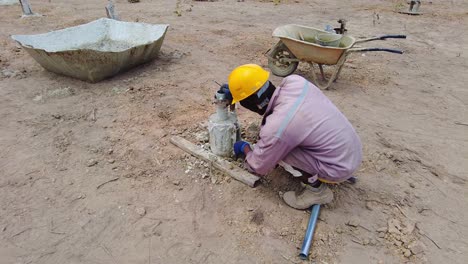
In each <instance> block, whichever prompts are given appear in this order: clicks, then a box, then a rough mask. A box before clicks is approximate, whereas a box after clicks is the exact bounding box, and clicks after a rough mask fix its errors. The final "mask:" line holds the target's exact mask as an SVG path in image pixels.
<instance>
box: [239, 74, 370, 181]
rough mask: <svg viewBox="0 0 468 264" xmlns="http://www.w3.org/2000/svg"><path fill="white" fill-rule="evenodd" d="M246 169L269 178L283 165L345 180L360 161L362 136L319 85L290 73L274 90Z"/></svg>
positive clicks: (326, 178) (332, 179)
mask: <svg viewBox="0 0 468 264" xmlns="http://www.w3.org/2000/svg"><path fill="white" fill-rule="evenodd" d="M264 119H265V120H263V121H264V122H263V123H264V125H262V127H261V130H260V140H259V141H258V142H257V144H256V146H255V148H254V149H253V151H250V152H249V153H247V156H246V163H245V165H246V167H247V169H249V170H250V171H252V172H254V173H257V174H260V175H265V174H267V173H268V172H270V171H271V170H272V169H274V168H275V166H276V165H277V164H278V162H280V161H284V162H286V163H288V164H290V165H292V166H293V167H296V168H298V169H301V170H303V171H305V172H307V173H310V174H311V175H315V174H317V175H318V178H319V179H323V180H326V181H331V182H342V181H345V180H346V179H348V178H349V177H351V176H352V174H353V173H354V171H356V169H357V168H358V167H359V165H360V163H361V160H362V146H361V141H360V139H359V136H358V135H357V134H356V131H355V130H354V128H353V127H352V125H351V124H350V123H349V121H348V119H346V117H345V116H344V115H343V114H342V113H341V112H340V111H339V110H338V108H336V106H335V105H334V104H333V103H332V102H331V101H330V100H329V99H328V98H327V97H326V96H325V95H324V94H323V93H322V91H320V89H318V88H317V87H316V86H315V85H313V84H312V83H310V82H309V81H307V80H306V79H304V78H303V77H301V76H298V75H291V76H288V77H286V78H284V79H283V82H282V83H281V84H280V85H279V87H277V89H276V91H275V92H274V94H273V96H272V98H271V100H270V103H269V105H268V108H267V110H266V113H265V116H264Z"/></svg>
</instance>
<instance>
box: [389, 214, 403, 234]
mask: <svg viewBox="0 0 468 264" xmlns="http://www.w3.org/2000/svg"><path fill="white" fill-rule="evenodd" d="M387 224H388V232H389V233H391V234H397V235H400V234H401V233H400V230H399V229H401V223H400V221H398V220H397V219H394V218H393V219H390V220H388V223H387Z"/></svg>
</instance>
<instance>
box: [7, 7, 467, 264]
mask: <svg viewBox="0 0 468 264" xmlns="http://www.w3.org/2000/svg"><path fill="white" fill-rule="evenodd" d="M31 2H32V7H33V11H35V12H37V13H40V14H42V15H44V16H42V17H32V18H28V19H21V18H20V14H21V11H20V7H19V6H18V5H13V6H0V46H1V49H0V120H1V122H0V150H1V152H0V263H18V264H19V263H114V264H115V263H301V261H300V260H299V259H298V258H297V257H296V255H297V254H298V247H300V245H301V241H302V238H303V234H304V231H305V228H306V225H307V221H308V216H309V213H308V212H305V211H297V210H294V209H291V208H289V207H287V206H286V205H285V204H284V203H283V202H282V201H281V199H280V197H279V196H278V193H279V192H284V191H287V190H289V189H291V188H297V187H298V186H297V185H298V183H297V182H294V181H293V180H292V179H291V178H290V176H288V175H287V173H285V172H284V171H282V170H280V169H277V170H275V171H274V172H273V173H271V174H270V175H268V177H267V178H266V179H265V180H264V181H263V184H261V185H260V186H259V187H257V188H255V189H253V188H249V187H247V186H245V185H243V184H241V183H239V182H237V181H234V180H230V179H229V178H228V177H227V176H225V175H221V174H219V173H218V172H216V171H213V170H210V168H209V166H208V164H204V163H201V162H199V161H197V160H196V159H195V158H193V157H190V156H188V155H187V154H185V153H184V152H182V151H181V150H179V149H178V148H176V147H174V146H172V145H171V144H170V143H169V139H170V137H171V136H172V135H180V136H183V137H185V138H187V139H190V140H192V141H193V142H196V140H197V138H196V136H195V135H196V134H197V133H198V134H199V133H200V132H203V131H204V129H205V127H204V123H205V122H206V120H207V118H208V116H209V115H210V114H211V113H212V112H213V109H214V108H213V106H212V105H211V97H212V94H213V93H214V91H215V90H216V88H217V86H216V85H215V84H214V82H213V81H214V80H216V81H218V82H225V81H226V76H227V75H228V73H229V71H230V70H231V69H233V68H234V67H235V66H237V65H240V64H244V63H258V64H261V65H263V66H266V65H267V61H266V58H265V57H264V56H263V53H264V52H265V51H266V50H267V49H269V48H270V47H271V46H272V45H273V44H274V43H275V41H276V40H275V39H274V38H272V37H271V33H272V31H273V29H274V28H275V27H277V26H280V25H284V24H289V23H295V24H302V25H309V26H315V27H323V26H325V25H326V24H330V23H333V24H335V23H336V20H337V19H338V18H346V19H348V21H349V23H348V24H349V25H348V28H349V34H350V35H353V36H356V37H365V36H373V35H378V34H384V33H397V34H407V35H408V39H407V40H403V41H401V40H400V41H396V40H389V41H386V42H379V43H377V42H374V43H372V46H380V47H393V48H399V49H402V50H404V51H405V52H406V53H405V54H404V55H395V54H390V53H375V52H374V53H367V54H365V56H361V54H356V55H353V56H352V57H351V58H350V60H349V63H347V64H346V66H345V68H344V69H343V71H342V75H341V76H340V79H339V81H338V82H337V83H336V84H334V85H333V87H332V89H330V90H328V91H325V94H326V95H327V96H329V97H330V98H331V100H332V101H333V102H334V103H335V104H336V105H337V106H338V107H339V108H340V109H341V110H342V111H343V113H344V114H345V115H346V116H347V117H348V118H349V119H350V121H351V122H352V123H353V125H354V126H355V127H356V129H357V131H358V133H359V135H360V136H361V139H362V142H363V144H364V161H363V164H362V166H361V168H360V170H359V171H358V172H357V174H356V175H357V176H358V177H359V182H358V184H356V185H348V184H343V185H339V186H334V187H333V190H334V192H335V197H336V199H335V201H334V202H333V203H332V204H330V205H327V206H326V207H325V208H324V209H323V210H322V213H321V216H320V221H319V223H318V226H317V232H316V238H315V240H314V244H313V249H312V252H311V256H312V258H311V260H310V261H309V262H310V263H468V241H467V239H466V237H467V236H468V222H467V220H466V219H468V210H467V209H468V206H467V205H466V201H467V194H468V189H467V185H466V181H467V179H468V165H467V159H468V126H467V124H468V110H467V102H468V92H467V89H466V87H467V85H466V83H467V82H468V62H467V58H468V45H467V44H466V43H467V42H468V35H467V34H465V31H466V28H468V4H467V3H466V1H461V0H460V1H434V2H433V3H432V4H430V3H429V2H428V1H423V5H422V10H423V11H424V12H426V14H424V15H423V16H407V15H402V14H397V13H395V12H393V11H394V10H395V8H396V7H398V6H399V3H401V2H399V1H362V0H353V1H338V0H327V1H305V0H296V1H286V2H284V1H282V2H281V3H280V4H278V5H275V4H274V3H273V2H267V1H249V0H246V1H245V2H237V1H233V0H229V1H228V0H224V1H217V2H192V1H186V0H185V1H181V0H179V1H169V0H162V1H149V0H142V2H140V3H135V4H131V3H128V2H127V1H124V0H118V1H117V10H118V11H120V15H121V17H122V19H123V20H126V21H140V22H148V23H168V24H170V29H169V31H168V33H167V36H166V40H165V42H164V44H163V47H162V50H161V56H160V58H159V59H158V60H155V61H154V62H151V63H149V64H146V65H144V66H141V67H138V68H136V69H133V70H131V71H129V72H126V73H123V74H120V75H118V76H116V77H114V78H111V79H108V80H105V81H102V82H99V83H96V84H90V83H86V82H82V81H78V80H74V79H70V78H67V77H63V76H59V75H56V74H53V73H50V72H48V71H46V70H44V69H43V68H42V67H41V66H40V65H38V64H37V63H36V62H35V61H34V60H33V59H32V58H31V57H30V56H29V55H28V54H27V53H26V52H25V51H24V50H22V49H21V48H20V47H19V46H18V44H16V43H15V42H14V41H12V40H11V39H10V37H9V36H10V35H12V34H33V33H43V32H47V31H51V30H55V29H61V28H64V27H68V26H73V25H78V24H82V23H85V22H89V21H92V20H94V19H97V18H99V17H102V16H104V15H105V11H104V6H105V3H106V1H97V0H84V1H58V0H49V1H45V0H40V1H39V0H38V1H31ZM174 11H178V13H179V14H181V16H178V15H177V14H176V13H175V12H174ZM377 18H378V19H377ZM296 73H298V74H300V75H303V76H305V77H307V78H309V77H310V75H309V72H308V67H307V66H305V65H302V66H300V68H299V69H298V71H297V72H296ZM273 81H274V82H275V83H276V84H279V82H280V81H281V79H280V78H276V77H275V78H273ZM239 116H240V119H241V121H242V124H243V126H244V127H245V128H248V131H247V132H246V133H247V134H248V133H250V134H252V133H255V131H256V126H257V125H258V123H259V122H260V118H259V117H258V116H255V115H252V114H250V113H247V111H246V110H244V109H240V110H239ZM106 182H108V183H106ZM103 183H106V184H104V185H102V184H103ZM405 255H406V256H405Z"/></svg>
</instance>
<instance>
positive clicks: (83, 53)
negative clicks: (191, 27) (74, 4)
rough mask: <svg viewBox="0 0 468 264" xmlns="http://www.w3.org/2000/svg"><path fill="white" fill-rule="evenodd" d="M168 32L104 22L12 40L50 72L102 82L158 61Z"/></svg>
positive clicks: (162, 28) (159, 27) (164, 28)
mask: <svg viewBox="0 0 468 264" xmlns="http://www.w3.org/2000/svg"><path fill="white" fill-rule="evenodd" d="M167 28H168V25H151V24H146V23H133V22H122V21H117V20H113V19H108V18H101V19H98V20H95V21H93V22H90V23H88V24H83V25H80V26H76V27H70V28H66V29H62V30H57V31H52V32H49V33H45V34H38V35H14V36H12V38H13V39H14V40H16V41H17V42H19V43H20V44H21V46H22V47H23V48H24V49H25V50H26V51H27V52H28V53H29V54H30V55H31V56H32V57H33V58H34V59H35V60H36V61H37V62H38V63H39V64H41V65H42V67H44V68H46V69H47V70H49V71H52V72H55V73H59V74H63V75H66V76H71V77H75V78H78V79H81V80H85V81H89V82H98V81H100V80H102V79H105V78H107V77H110V76H113V75H115V74H117V73H119V72H122V71H125V70H128V69H130V68H132V67H135V66H137V65H139V64H142V63H145V62H148V61H150V60H152V59H154V58H156V57H157V55H158V53H159V50H160V48H161V45H162V43H163V41H164V36H165V34H166V31H167Z"/></svg>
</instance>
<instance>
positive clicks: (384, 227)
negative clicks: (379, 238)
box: [377, 226, 387, 232]
mask: <svg viewBox="0 0 468 264" xmlns="http://www.w3.org/2000/svg"><path fill="white" fill-rule="evenodd" d="M377 232H387V227H386V226H382V227H379V228H377Z"/></svg>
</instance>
